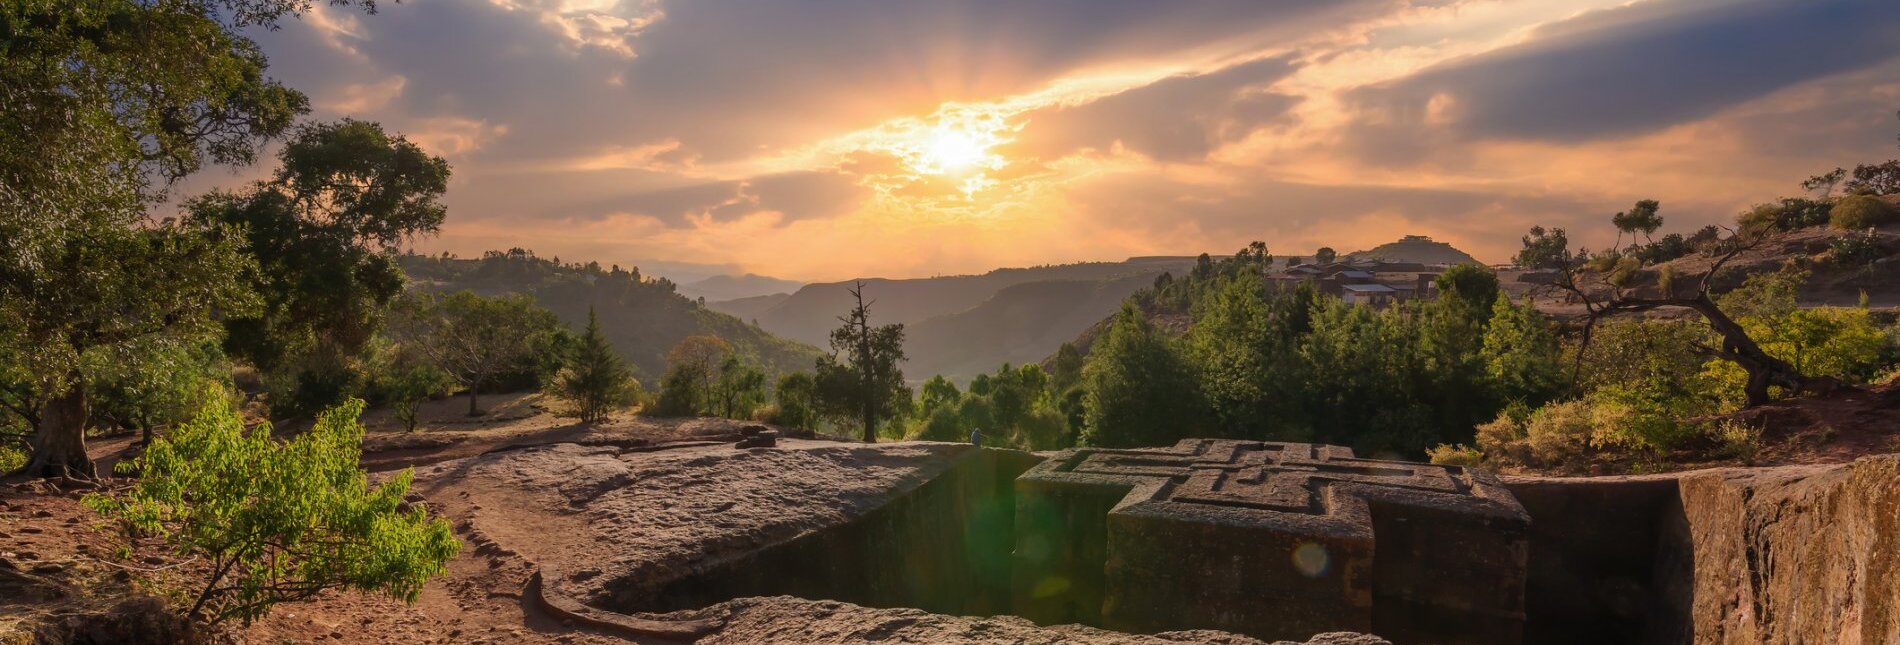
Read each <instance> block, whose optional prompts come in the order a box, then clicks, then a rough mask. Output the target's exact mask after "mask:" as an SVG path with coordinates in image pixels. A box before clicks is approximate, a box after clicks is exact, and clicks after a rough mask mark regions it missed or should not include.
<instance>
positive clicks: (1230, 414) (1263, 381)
mask: <svg viewBox="0 0 1900 645" xmlns="http://www.w3.org/2000/svg"><path fill="white" fill-rule="evenodd" d="M1261 289H1262V286H1261V283H1260V279H1259V278H1256V277H1254V276H1239V277H1236V278H1232V279H1227V280H1223V281H1221V284H1219V285H1218V286H1216V287H1214V288H1213V289H1212V290H1211V291H1209V292H1208V294H1207V295H1206V296H1205V297H1204V299H1203V300H1202V301H1200V302H1199V303H1196V306H1195V307H1194V326H1193V327H1192V328H1191V330H1190V331H1189V332H1188V335H1187V338H1186V345H1185V347H1184V350H1185V351H1184V354H1185V357H1186V358H1187V359H1188V360H1189V361H1190V362H1191V363H1192V365H1193V366H1194V367H1195V370H1196V372H1197V374H1198V377H1199V379H1200V383H1201V390H1202V392H1203V393H1204V394H1205V395H1206V399H1207V403H1208V406H1209V407H1210V409H1211V411H1212V413H1213V416H1214V425H1213V427H1212V428H1210V432H1211V433H1212V434H1215V435H1218V436H1222V437H1248V438H1255V439H1265V438H1269V437H1272V436H1274V435H1276V434H1277V433H1276V432H1275V431H1274V427H1275V426H1276V425H1277V424H1278V422H1281V421H1283V420H1285V417H1284V415H1283V414H1281V413H1282V412H1284V410H1283V409H1282V408H1281V406H1280V404H1281V403H1284V402H1285V401H1286V392H1284V391H1276V390H1277V389H1278V388H1277V387H1276V386H1277V385H1279V384H1280V383H1279V382H1278V379H1277V378H1276V377H1277V376H1278V373H1279V372H1282V371H1285V370H1286V368H1289V367H1293V366H1292V365H1289V364H1287V363H1282V362H1279V361H1277V360H1276V359H1277V358H1279V356H1276V355H1275V354H1276V352H1275V351H1274V350H1275V349H1276V348H1277V347H1278V346H1279V341H1280V340H1281V338H1279V337H1276V336H1275V335H1274V332H1275V331H1276V330H1275V329H1274V324H1273V312H1272V311H1271V310H1270V308H1269V306H1268V303H1267V302H1266V300H1264V299H1262V298H1261V296H1260V291H1261Z"/></svg>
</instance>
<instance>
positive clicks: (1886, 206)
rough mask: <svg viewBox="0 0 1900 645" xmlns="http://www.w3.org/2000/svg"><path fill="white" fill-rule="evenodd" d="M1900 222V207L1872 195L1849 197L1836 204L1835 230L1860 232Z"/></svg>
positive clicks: (1834, 213)
mask: <svg viewBox="0 0 1900 645" xmlns="http://www.w3.org/2000/svg"><path fill="white" fill-rule="evenodd" d="M1894 222H1900V206H1895V205H1893V203H1892V202H1889V201H1887V200H1884V199H1881V198H1879V197H1874V196H1872V195H1849V196H1847V197H1842V198H1841V200H1840V201H1838V202H1834V210H1833V214H1832V219H1831V221H1830V223H1831V224H1833V226H1834V228H1838V229H1841V230H1847V231H1858V230H1861V229H1866V228H1874V227H1880V226H1886V225H1888V224H1892V223H1894Z"/></svg>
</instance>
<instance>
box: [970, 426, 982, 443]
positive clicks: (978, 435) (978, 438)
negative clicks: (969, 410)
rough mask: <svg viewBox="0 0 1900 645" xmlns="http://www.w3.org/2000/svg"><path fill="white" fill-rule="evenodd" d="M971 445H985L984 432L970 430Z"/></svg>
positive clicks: (974, 429)
mask: <svg viewBox="0 0 1900 645" xmlns="http://www.w3.org/2000/svg"><path fill="white" fill-rule="evenodd" d="M970 445H972V446H981V445H983V431H982V430H980V429H977V428H971V429H970Z"/></svg>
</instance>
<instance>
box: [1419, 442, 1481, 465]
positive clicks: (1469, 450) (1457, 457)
mask: <svg viewBox="0 0 1900 645" xmlns="http://www.w3.org/2000/svg"><path fill="white" fill-rule="evenodd" d="M1426 455H1427V456H1429V457H1431V461H1432V463H1434V464H1438V465H1441V466H1465V467H1474V466H1477V465H1479V464H1480V463H1481V462H1483V461H1484V453H1482V452H1479V451H1478V449H1477V448H1473V447H1471V446H1467V445H1464V444H1458V445H1455V446H1454V445H1450V444H1443V443H1441V444H1438V447H1437V448H1433V449H1431V450H1430V451H1428V452H1426Z"/></svg>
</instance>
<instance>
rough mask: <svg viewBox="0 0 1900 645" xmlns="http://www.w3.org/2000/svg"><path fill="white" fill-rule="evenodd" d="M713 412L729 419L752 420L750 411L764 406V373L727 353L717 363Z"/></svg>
mask: <svg viewBox="0 0 1900 645" xmlns="http://www.w3.org/2000/svg"><path fill="white" fill-rule="evenodd" d="M711 398H712V406H713V409H712V413H713V414H715V415H718V416H722V417H725V418H728V419H749V418H752V411H753V410H754V409H756V408H758V407H759V406H760V405H763V404H764V403H765V372H761V371H759V369H758V368H756V367H753V366H752V365H751V364H749V363H746V362H745V360H744V359H742V358H740V357H739V355H738V354H736V353H729V354H726V357H725V359H724V360H722V361H720V363H719V380H717V381H715V382H714V383H713V390H712V397H711Z"/></svg>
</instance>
